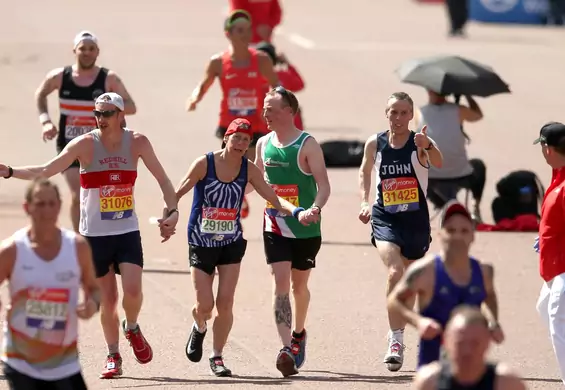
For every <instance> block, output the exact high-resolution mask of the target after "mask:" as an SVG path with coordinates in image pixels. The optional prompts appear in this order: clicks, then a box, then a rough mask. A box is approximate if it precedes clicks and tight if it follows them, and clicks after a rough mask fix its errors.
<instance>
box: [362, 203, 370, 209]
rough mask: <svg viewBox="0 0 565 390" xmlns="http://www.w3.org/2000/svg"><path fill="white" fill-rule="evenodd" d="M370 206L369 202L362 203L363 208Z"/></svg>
mask: <svg viewBox="0 0 565 390" xmlns="http://www.w3.org/2000/svg"><path fill="white" fill-rule="evenodd" d="M367 206H369V202H361V208H363V207H367Z"/></svg>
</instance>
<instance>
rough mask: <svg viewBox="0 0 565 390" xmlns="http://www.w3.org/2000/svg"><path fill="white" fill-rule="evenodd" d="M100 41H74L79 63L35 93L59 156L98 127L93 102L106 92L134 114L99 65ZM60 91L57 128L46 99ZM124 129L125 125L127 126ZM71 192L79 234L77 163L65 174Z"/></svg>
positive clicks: (88, 36)
mask: <svg viewBox="0 0 565 390" xmlns="http://www.w3.org/2000/svg"><path fill="white" fill-rule="evenodd" d="M99 51H100V49H99V47H98V38H97V37H96V36H95V35H94V34H92V33H91V32H89V31H82V32H80V33H78V34H77V36H76V37H75V39H74V50H73V52H74V53H75V56H76V63H75V64H74V65H72V66H65V67H63V68H56V69H53V70H52V71H50V72H49V73H48V74H47V77H46V78H45V79H44V80H43V81H42V83H41V85H40V86H39V88H37V91H36V93H35V100H36V105H37V109H38V111H39V122H40V123H41V126H42V127H43V141H47V140H49V141H50V140H52V139H53V138H55V137H57V153H60V152H61V151H62V150H63V148H64V147H65V146H66V145H67V144H68V143H69V142H70V141H71V140H72V139H74V138H76V137H78V136H79V135H82V134H85V133H88V132H89V131H91V130H93V129H94V128H96V120H95V118H94V114H93V113H92V109H93V108H94V100H96V98H97V97H98V96H100V95H102V94H103V93H104V92H116V93H118V94H119V95H121V96H122V97H123V99H124V103H125V109H124V112H125V114H127V115H132V114H135V112H136V108H135V103H134V102H133V100H132V99H131V97H130V95H129V93H128V91H127V90H126V87H125V86H124V84H123V82H122V80H121V79H120V78H119V77H118V75H117V74H116V73H115V72H113V71H111V70H108V69H106V68H102V67H99V66H97V65H96V60H97V58H98V54H99ZM54 91H58V92H59V112H60V117H59V123H58V127H57V126H56V125H55V124H54V123H53V122H52V121H51V118H50V117H49V114H48V107H47V96H49V95H50V94H51V93H52V92H54ZM124 126H125V125H124ZM63 175H64V176H65V180H66V182H67V184H68V186H69V189H70V190H71V206H70V207H71V209H70V211H71V221H72V223H73V227H74V229H75V231H77V232H78V231H79V219H80V201H79V199H80V178H79V162H78V161H74V162H73V163H71V164H70V166H69V167H67V169H65V170H64V171H63Z"/></svg>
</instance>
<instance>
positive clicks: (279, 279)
mask: <svg viewBox="0 0 565 390" xmlns="http://www.w3.org/2000/svg"><path fill="white" fill-rule="evenodd" d="M289 292H290V277H287V278H285V277H283V276H281V275H279V276H277V275H275V295H280V294H288V293H289Z"/></svg>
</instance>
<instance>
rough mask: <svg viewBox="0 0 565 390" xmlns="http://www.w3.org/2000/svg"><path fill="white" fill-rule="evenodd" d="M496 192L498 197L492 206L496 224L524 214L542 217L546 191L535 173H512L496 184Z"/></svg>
mask: <svg viewBox="0 0 565 390" xmlns="http://www.w3.org/2000/svg"><path fill="white" fill-rule="evenodd" d="M496 191H497V192H498V196H497V197H496V198H494V200H493V201H492V205H491V208H492V217H493V219H494V221H495V223H498V222H500V221H501V220H503V219H505V218H509V219H514V218H516V217H517V216H518V215H524V214H535V215H537V216H538V218H539V217H540V211H539V206H540V205H541V202H542V200H543V195H544V193H545V189H544V188H543V185H542V184H541V182H540V180H539V178H538V177H537V175H536V174H535V173H534V172H531V171H513V172H510V173H509V174H508V175H506V176H504V177H503V178H502V179H500V180H499V181H498V183H496Z"/></svg>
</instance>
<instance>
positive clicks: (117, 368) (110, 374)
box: [100, 353, 122, 379]
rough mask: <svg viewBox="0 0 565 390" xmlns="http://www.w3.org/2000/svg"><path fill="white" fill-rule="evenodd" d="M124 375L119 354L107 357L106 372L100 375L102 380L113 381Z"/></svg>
mask: <svg viewBox="0 0 565 390" xmlns="http://www.w3.org/2000/svg"><path fill="white" fill-rule="evenodd" d="M121 375H122V357H121V356H120V354H119V353H111V354H109V355H108V357H106V363H105V364H104V371H102V372H101V373H100V379H113V378H118V377H119V376H121Z"/></svg>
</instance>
